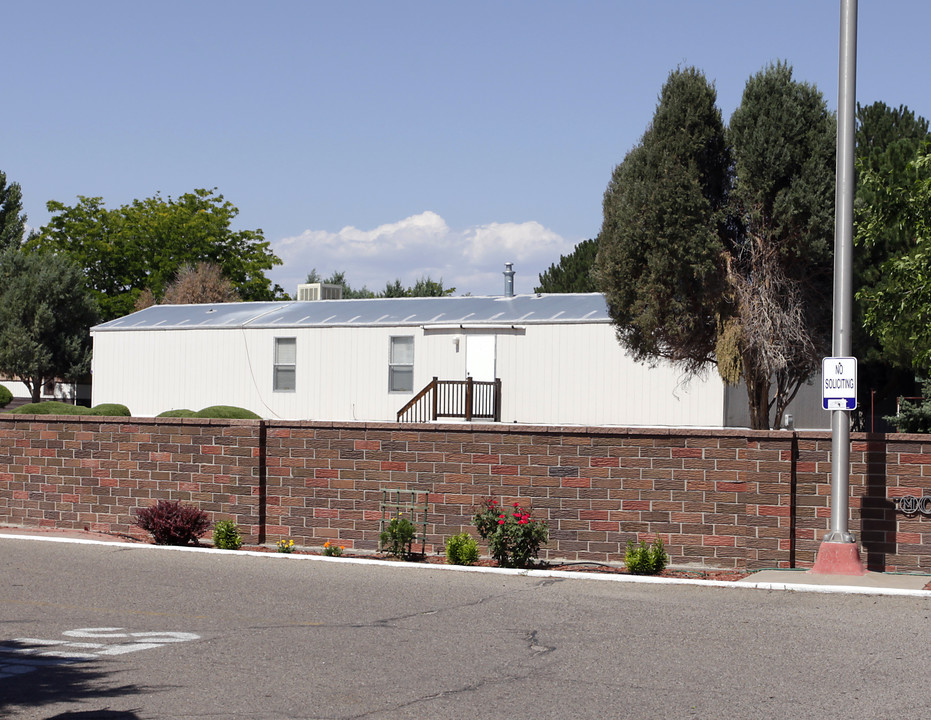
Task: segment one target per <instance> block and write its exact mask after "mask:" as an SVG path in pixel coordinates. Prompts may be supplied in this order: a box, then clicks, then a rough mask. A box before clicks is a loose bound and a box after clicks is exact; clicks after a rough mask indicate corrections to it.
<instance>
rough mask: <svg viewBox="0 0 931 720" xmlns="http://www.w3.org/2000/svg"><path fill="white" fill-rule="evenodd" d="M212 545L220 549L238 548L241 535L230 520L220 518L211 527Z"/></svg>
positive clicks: (240, 542)
mask: <svg viewBox="0 0 931 720" xmlns="http://www.w3.org/2000/svg"><path fill="white" fill-rule="evenodd" d="M213 546H214V547H216V548H220V549H221V550H239V548H241V547H242V535H240V534H239V528H238V527H236V523H234V522H233V521H232V520H220V521H219V522H218V523H217V524H216V526H215V527H214V528H213Z"/></svg>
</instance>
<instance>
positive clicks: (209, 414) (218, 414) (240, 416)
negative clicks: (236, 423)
mask: <svg viewBox="0 0 931 720" xmlns="http://www.w3.org/2000/svg"><path fill="white" fill-rule="evenodd" d="M194 417H199V418H229V419H232V420H261V419H262V418H261V416H259V415H256V414H255V413H254V412H252V411H251V410H246V409H245V408H241V407H235V406H233V405H211V406H210V407H206V408H204V409H203V410H198V411H197V412H196V413H194Z"/></svg>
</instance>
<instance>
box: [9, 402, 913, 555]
mask: <svg viewBox="0 0 931 720" xmlns="http://www.w3.org/2000/svg"><path fill="white" fill-rule="evenodd" d="M929 442H931V439H929V440H927V441H926V439H925V437H924V436H919V435H888V436H886V435H878V434H877V435H854V437H853V442H852V446H851V477H850V485H851V499H850V506H851V520H850V529H851V531H852V532H854V533H855V534H856V536H857V538H858V540H859V542H860V544H861V547H862V550H863V556H864V558H865V559H866V560H867V561H868V563H869V566H870V568H871V569H874V570H931V530H929V528H931V518H929V517H926V516H923V515H921V514H916V515H915V516H912V517H907V516H904V515H903V514H902V513H900V512H898V511H897V510H896V508H895V504H894V499H895V498H896V497H901V496H903V495H915V496H918V497H920V496H922V495H923V494H925V493H926V492H928V493H929V494H931V478H929V475H931V447H929ZM830 445H831V439H830V434H829V433H816V432H810V433H809V432H802V433H788V432H758V431H743V430H674V429H630V428H566V427H549V426H547V427H530V426H511V425H471V426H470V425H458V424H457V425H396V424H387V423H378V424H371V423H339V424H336V423H318V422H277V421H276V422H268V421H266V422H259V421H232V420H192V419H187V418H184V419H178V418H167V419H142V418H132V419H128V418H93V419H86V420H84V419H77V418H74V417H28V416H0V522H3V523H6V524H10V525H16V526H57V527H66V528H81V527H87V528H89V529H93V530H102V531H106V532H119V533H128V534H133V535H136V536H140V537H141V536H142V533H141V531H139V530H138V529H137V528H134V527H133V526H132V525H131V513H132V510H133V508H135V507H139V506H145V505H149V504H151V503H152V502H154V501H155V500H156V499H158V498H169V499H177V500H182V501H184V502H190V503H195V504H198V505H199V506H200V507H202V508H203V509H205V510H207V511H208V512H210V513H211V515H212V517H213V518H214V519H221V518H230V519H233V520H234V521H235V522H236V523H237V524H239V525H240V527H241V530H242V532H243V533H244V534H245V535H248V536H249V539H250V540H251V541H252V542H260V543H274V542H275V541H277V540H278V539H281V538H291V539H293V540H294V542H295V544H296V545H299V546H320V545H322V544H323V543H324V542H325V541H327V540H330V541H334V542H338V543H339V544H341V545H345V546H347V548H351V549H354V550H359V551H374V550H375V549H376V548H377V545H378V528H379V520H380V518H381V510H380V504H381V501H382V491H383V490H385V489H405V490H414V491H416V492H417V493H418V494H420V496H421V497H423V498H425V499H426V501H427V503H428V527H427V537H428V547H427V550H428V552H434V551H435V552H442V546H443V542H444V540H445V538H446V537H448V536H449V535H451V534H453V533H456V532H462V531H468V530H470V529H471V516H472V514H473V513H474V511H475V507H476V505H477V504H478V503H479V502H480V501H481V499H482V498H483V497H487V496H490V495H493V496H496V497H499V498H501V500H502V502H505V503H509V502H513V501H521V502H522V503H524V504H525V505H526V504H528V503H530V504H532V506H533V508H534V511H535V516H537V517H544V518H546V519H547V520H548V522H549V526H550V538H551V539H550V542H549V543H548V544H547V545H546V546H545V548H544V552H543V556H544V557H546V558H549V559H557V558H559V559H570V560H594V561H618V560H621V559H623V554H624V548H625V546H626V543H627V540H628V539H634V540H639V539H646V540H648V541H649V540H651V539H652V538H653V537H655V535H656V534H660V535H661V536H662V538H663V540H664V542H665V543H666V546H667V550H668V551H669V553H670V555H671V557H672V561H673V563H675V564H702V565H706V566H709V567H724V568H731V567H734V568H760V567H808V566H810V565H811V564H812V563H813V561H814V557H815V553H816V552H817V549H818V546H819V543H820V540H821V537H822V536H823V535H824V533H825V532H826V531H827V529H828V527H829V524H830V508H829V497H830V485H829V473H830ZM926 468H927V470H926Z"/></svg>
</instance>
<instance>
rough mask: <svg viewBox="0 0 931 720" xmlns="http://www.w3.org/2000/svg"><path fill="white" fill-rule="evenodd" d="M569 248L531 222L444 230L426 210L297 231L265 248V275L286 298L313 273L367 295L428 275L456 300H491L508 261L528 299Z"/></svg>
mask: <svg viewBox="0 0 931 720" xmlns="http://www.w3.org/2000/svg"><path fill="white" fill-rule="evenodd" d="M576 242H577V241H570V240H566V239H564V238H562V237H560V236H559V235H558V234H556V233H555V232H553V231H552V230H549V229H547V228H545V227H544V226H543V225H541V224H540V223H538V222H533V221H531V222H525V223H489V224H487V225H478V226H474V227H470V228H466V229H464V230H458V231H457V230H452V229H450V227H449V226H448V225H447V224H446V221H445V220H444V219H443V218H442V217H440V216H439V215H438V214H436V213H435V212H431V211H426V212H423V213H420V214H419V215H413V216H411V217H408V218H405V219H403V220H400V221H398V222H394V223H387V224H385V225H379V226H378V227H376V228H374V229H373V230H360V229H359V228H356V227H352V226H347V227H344V228H343V229H341V230H339V231H338V232H330V231H327V230H305V231H304V232H302V233H301V234H300V235H296V236H293V237H287V238H283V239H281V240H278V241H277V242H273V243H272V249H273V250H274V251H275V253H277V255H278V257H280V258H281V259H282V261H283V265H282V266H280V267H278V268H275V269H274V270H273V271H272V272H271V273H269V275H270V277H271V278H272V279H273V280H274V281H275V282H277V283H278V284H279V285H281V286H282V287H283V288H284V289H285V290H286V291H287V292H290V293H291V294H293V293H294V292H295V289H296V287H297V285H298V283H301V282H303V281H304V279H305V278H306V277H307V274H308V273H309V272H310V271H311V270H312V269H314V268H316V270H317V272H319V273H320V274H321V275H323V276H327V275H329V274H330V273H332V272H334V271H336V270H342V271H345V273H346V280H347V281H348V282H349V284H350V285H352V287H354V288H360V287H362V286H363V285H364V286H366V287H368V288H369V289H370V290H374V291H379V290H382V289H384V287H385V285H386V284H387V283H389V282H393V281H394V280H395V279H396V278H399V279H400V280H401V282H402V284H404V285H412V284H413V283H414V282H416V281H417V279H418V278H420V277H422V276H429V277H431V278H433V279H434V280H440V279H442V280H443V284H444V285H445V286H446V287H455V288H456V294H457V295H459V294H465V293H471V294H472V295H499V294H501V292H502V290H503V287H504V278H503V276H502V274H501V273H502V272H503V271H504V263H505V262H513V263H514V269H515V270H516V271H517V276H516V278H515V288H516V291H517V292H518V293H529V292H532V291H533V288H534V286H535V285H536V284H537V281H538V275H539V274H540V273H541V272H542V271H543V270H545V269H546V268H547V267H549V265H550V264H551V263H554V262H556V261H558V260H559V256H560V255H564V254H566V253H568V252H571V250H572V248H573V247H574V245H575V243H576Z"/></svg>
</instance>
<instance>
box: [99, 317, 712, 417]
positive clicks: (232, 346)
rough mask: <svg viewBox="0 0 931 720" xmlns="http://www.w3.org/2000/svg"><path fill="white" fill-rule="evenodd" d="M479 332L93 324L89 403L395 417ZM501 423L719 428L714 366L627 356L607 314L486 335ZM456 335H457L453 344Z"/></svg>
mask: <svg viewBox="0 0 931 720" xmlns="http://www.w3.org/2000/svg"><path fill="white" fill-rule="evenodd" d="M488 332H489V331H488V330H487V329H486V330H480V329H478V330H472V329H459V328H449V329H445V328H444V329H429V330H424V329H422V328H419V327H404V328H391V327H302V328H251V329H245V330H244V329H239V328H235V329H209V330H208V329H196V328H192V329H190V330H163V331H158V330H127V331H118V332H114V331H111V332H97V333H95V334H94V361H93V378H94V382H93V398H92V401H93V403H94V404H99V403H102V402H118V403H123V404H125V405H127V406H128V407H129V408H130V410H131V411H132V412H133V413H134V414H136V415H142V416H146V415H156V414H158V413H161V412H163V411H165V410H172V409H178V408H188V409H191V410H200V409H201V408H204V407H207V406H209V405H221V404H222V405H236V406H240V407H245V408H248V409H249V410H252V411H253V412H255V413H257V414H259V415H261V416H263V417H270V418H274V417H277V418H288V419H311V420H372V421H386V420H387V421H393V420H394V419H395V417H396V413H397V412H398V410H400V409H401V407H402V406H403V405H404V404H405V403H406V402H407V401H408V400H409V399H410V398H411V397H413V395H414V394H416V393H417V392H419V391H420V390H421V389H422V388H423V387H424V386H425V385H426V384H427V383H428V382H430V380H431V379H432V378H433V377H434V376H437V377H439V378H440V379H447V380H458V379H463V378H464V377H465V351H466V342H465V338H466V336H467V335H468V334H470V333H474V334H488ZM495 334H496V336H497V339H496V369H497V375H498V377H499V378H501V381H502V392H503V398H502V420H503V421H504V422H521V423H541V424H586V425H603V424H606V425H665V426H710V427H721V426H723V422H724V417H723V411H724V388H723V385H722V383H721V381H720V380H719V379H718V377H717V374H716V373H713V372H712V373H709V374H708V375H707V377H705V378H692V379H691V380H687V378H685V377H684V376H683V375H682V374H681V373H680V372H679V371H677V370H676V369H674V368H672V367H670V366H669V365H668V364H661V365H659V366H658V367H655V368H650V367H648V366H646V365H643V364H640V363H635V362H634V361H633V360H632V359H631V358H630V356H629V355H627V354H626V353H625V352H624V351H623V349H622V348H621V347H620V345H619V344H618V342H617V340H616V337H615V334H614V330H613V328H612V326H611V325H609V324H607V323H592V324H564V325H557V324H553V325H527V326H526V327H524V328H520V329H507V330H500V331H497V332H496V333H495ZM394 335H410V336H413V338H414V387H413V391H412V392H410V393H389V392H388V357H389V342H390V338H391V337H392V336H394ZM276 337H294V338H296V354H297V365H296V380H295V387H296V390H295V392H274V391H273V389H272V388H273V369H274V344H275V338H276ZM457 340H458V342H457Z"/></svg>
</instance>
